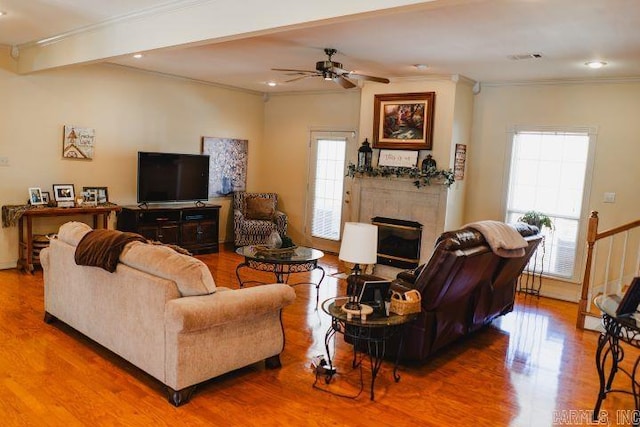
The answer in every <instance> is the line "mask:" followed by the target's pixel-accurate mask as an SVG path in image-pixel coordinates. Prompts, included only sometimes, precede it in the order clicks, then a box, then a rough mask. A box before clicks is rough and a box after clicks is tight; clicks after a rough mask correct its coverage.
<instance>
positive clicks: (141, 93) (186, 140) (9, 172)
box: [0, 50, 264, 268]
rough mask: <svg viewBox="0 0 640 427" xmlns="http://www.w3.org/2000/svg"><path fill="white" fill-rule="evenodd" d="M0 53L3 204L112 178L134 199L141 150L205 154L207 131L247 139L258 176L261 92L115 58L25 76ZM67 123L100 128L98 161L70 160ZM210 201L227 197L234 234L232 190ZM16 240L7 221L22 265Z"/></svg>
mask: <svg viewBox="0 0 640 427" xmlns="http://www.w3.org/2000/svg"><path fill="white" fill-rule="evenodd" d="M0 57H2V60H0V93H1V94H2V102H0V156H1V157H8V158H9V166H8V167H0V204H2V205H6V204H23V203H25V202H26V200H27V188H28V187H41V188H42V189H43V190H45V191H47V190H48V191H51V186H52V185H53V184H74V186H75V188H76V191H78V190H81V189H82V187H83V186H106V187H108V191H109V199H110V201H112V202H115V203H118V204H121V205H126V204H134V203H135V202H136V170H137V164H136V161H137V160H136V159H137V152H138V151H139V150H140V151H141V150H146V151H171V152H184V153H199V152H200V150H201V139H202V136H217V137H233V138H242V139H248V140H249V171H248V180H249V182H248V186H249V187H251V186H255V185H256V182H257V179H258V178H257V176H258V175H257V173H255V172H254V169H256V168H257V162H256V160H257V155H254V153H257V152H258V151H259V150H258V147H259V146H260V144H261V143H262V132H263V105H264V104H263V101H262V96H261V95H259V94H253V93H248V92H244V91H237V90H230V89H226V88H219V87H216V86H212V85H204V84H200V83H196V82H192V81H188V80H181V79H175V78H168V77H163V76H158V75H154V74H150V73H144V72H140V71H134V70H130V69H126V68H122V67H117V66H110V65H91V66H82V67H74V68H67V69H58V70H53V71H47V72H42V73H36V74H31V75H26V76H21V75H17V74H15V73H13V72H12V71H11V67H12V63H11V60H9V59H7V58H8V52H6V50H5V51H4V52H3V51H0ZM65 124H68V125H76V126H82V127H90V128H94V129H95V135H96V142H95V155H94V159H93V160H92V161H80V160H69V159H62V129H63V126H64V125H65ZM212 202H214V203H219V204H222V205H223V209H222V212H221V217H222V220H223V223H222V226H221V239H227V234H228V233H229V231H230V228H229V224H228V219H229V218H230V212H229V199H216V200H213V201H212ZM69 219H70V218H69V217H65V218H64V219H62V220H60V221H48V220H44V221H38V225H37V226H36V230H35V231H36V232H52V231H56V230H57V227H58V225H59V223H61V222H64V221H67V220H69ZM80 219H82V220H86V221H88V220H89V219H90V218H80ZM112 221H113V219H112ZM17 242H18V231H17V227H10V228H1V229H0V268H7V267H12V266H14V265H15V263H16V260H17V257H18V247H17Z"/></svg>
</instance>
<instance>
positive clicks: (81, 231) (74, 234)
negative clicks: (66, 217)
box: [58, 221, 93, 246]
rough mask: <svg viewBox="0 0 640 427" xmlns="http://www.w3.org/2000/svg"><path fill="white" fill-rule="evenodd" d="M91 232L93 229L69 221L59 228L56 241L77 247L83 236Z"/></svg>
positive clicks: (80, 223) (82, 223)
mask: <svg viewBox="0 0 640 427" xmlns="http://www.w3.org/2000/svg"><path fill="white" fill-rule="evenodd" d="M91 230H93V229H92V228H91V227H89V226H88V225H87V224H85V223H84V222H77V221H70V222H67V223H65V224H62V225H61V226H60V229H59V230H58V239H60V240H62V241H63V242H65V243H68V244H70V245H72V246H78V243H79V242H80V240H82V238H83V237H84V235H85V234H87V233H88V232H90V231H91Z"/></svg>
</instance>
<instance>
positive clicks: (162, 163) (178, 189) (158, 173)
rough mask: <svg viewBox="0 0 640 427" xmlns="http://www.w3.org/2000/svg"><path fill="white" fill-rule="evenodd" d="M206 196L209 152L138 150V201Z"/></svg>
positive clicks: (205, 197) (187, 199) (179, 200)
mask: <svg viewBox="0 0 640 427" xmlns="http://www.w3.org/2000/svg"><path fill="white" fill-rule="evenodd" d="M208 198H209V156H207V155H202V154H177V153H151V152H145V151H139V152H138V203H160V202H186V201H200V200H207V199H208Z"/></svg>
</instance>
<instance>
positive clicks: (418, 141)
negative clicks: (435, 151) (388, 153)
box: [373, 92, 436, 150]
mask: <svg viewBox="0 0 640 427" xmlns="http://www.w3.org/2000/svg"><path fill="white" fill-rule="evenodd" d="M435 101H436V93H435V92H422V93H399V94H382V95H376V96H375V98H374V100H373V102H374V104H373V148H391V149H400V150H402V149H404V150H431V149H432V147H433V142H432V140H433V112H434V107H435Z"/></svg>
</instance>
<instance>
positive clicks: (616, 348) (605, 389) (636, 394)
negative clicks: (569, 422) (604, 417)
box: [593, 314, 640, 426]
mask: <svg viewBox="0 0 640 427" xmlns="http://www.w3.org/2000/svg"><path fill="white" fill-rule="evenodd" d="M630 320H631V321H633V322H634V323H635V320H633V319H630ZM602 322H603V326H604V328H605V331H604V332H603V333H602V334H600V337H598V348H597V350H596V369H597V371H598V379H599V380H600V389H599V391H598V399H597V400H596V405H595V408H594V410H593V420H594V421H597V420H598V419H599V416H600V409H601V406H602V401H603V400H604V399H605V398H606V397H607V394H609V393H624V394H629V395H631V396H633V401H634V405H635V410H636V413H638V411H640V383H639V382H638V380H637V375H638V367H639V366H640V357H638V358H637V359H636V361H635V362H634V364H633V368H632V369H631V371H629V370H627V369H625V368H623V367H622V366H620V362H622V360H623V359H624V348H623V347H622V346H621V345H620V342H621V341H622V342H625V343H627V344H629V345H631V346H633V347H636V348H640V341H639V340H640V331H638V330H637V329H635V328H629V327H625V326H624V325H623V324H621V323H620V321H618V320H617V319H614V318H612V317H611V316H608V315H606V314H604V315H603V317H602ZM609 363H610V365H611V366H610V368H609V371H608V373H607V369H606V368H607V364H609ZM618 371H620V372H622V373H624V374H625V375H626V376H627V377H629V379H630V380H631V390H630V391H629V390H622V389H612V387H613V380H614V378H615V376H616V374H617V373H618ZM637 421H638V420H637V419H635V420H634V426H637V425H638V422H637Z"/></svg>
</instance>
